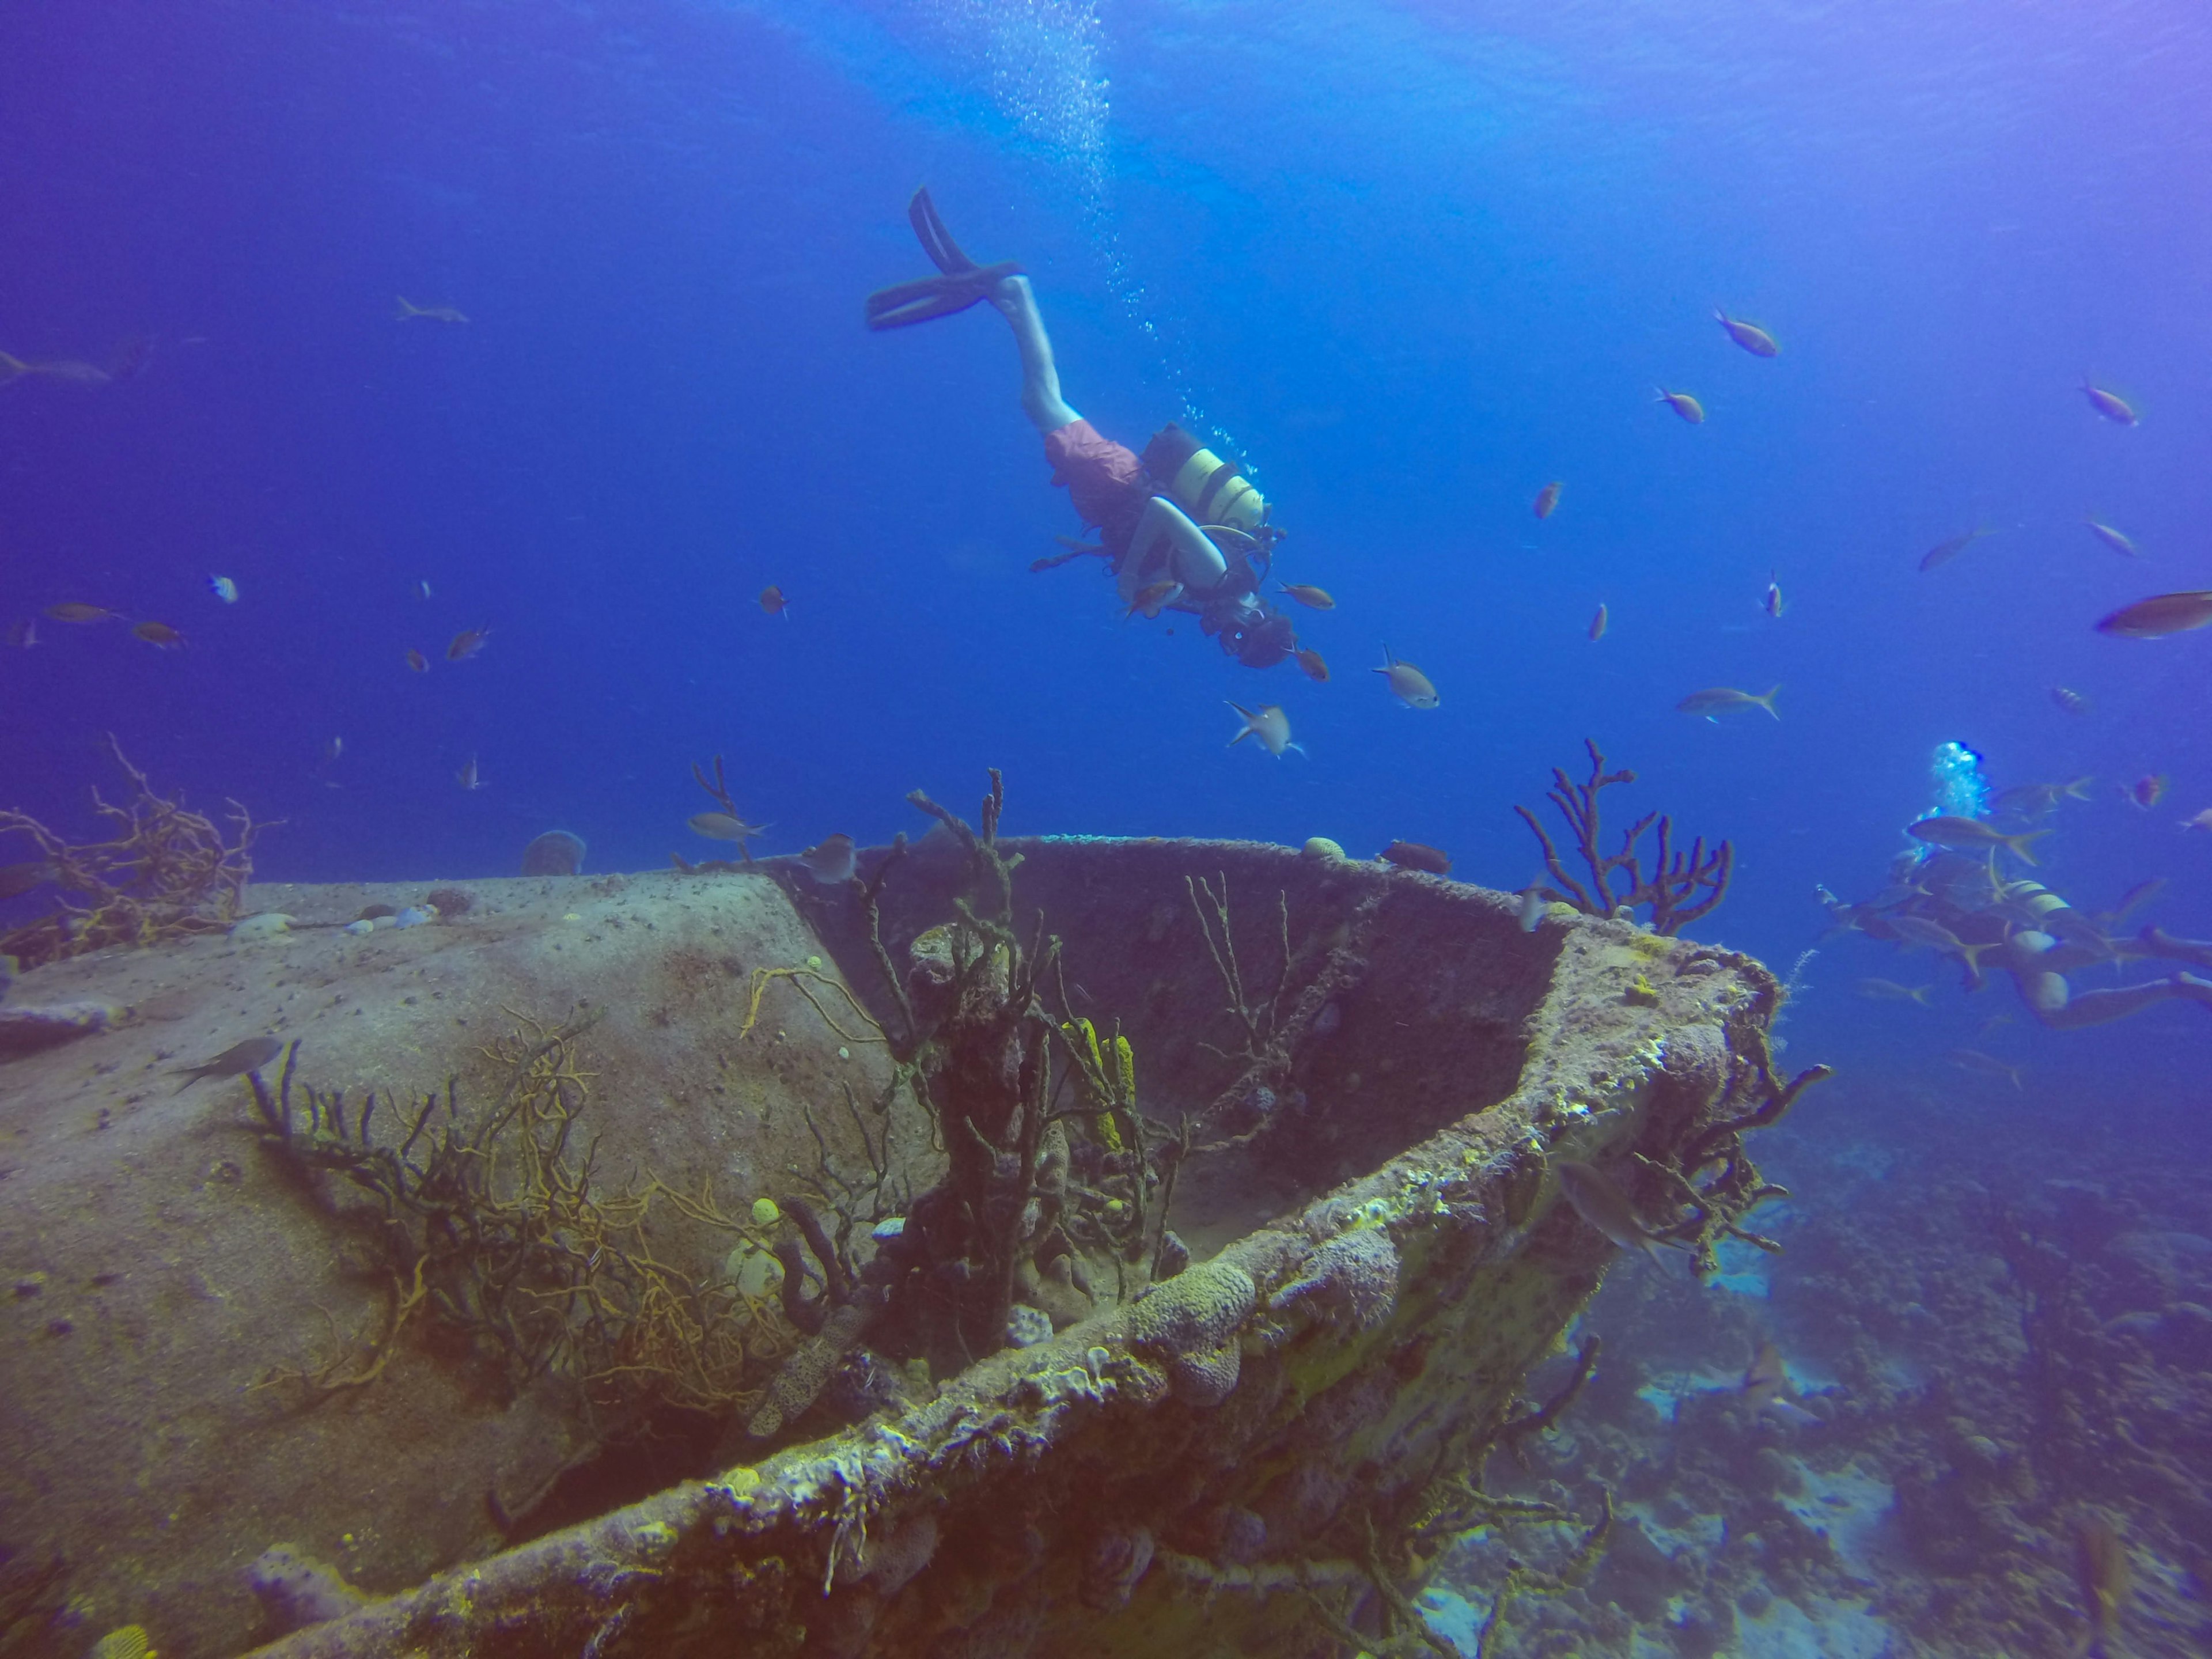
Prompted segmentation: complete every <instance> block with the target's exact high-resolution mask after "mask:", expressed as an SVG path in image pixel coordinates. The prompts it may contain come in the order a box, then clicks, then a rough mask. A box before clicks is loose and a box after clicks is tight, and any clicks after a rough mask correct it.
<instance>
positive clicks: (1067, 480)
mask: <svg viewBox="0 0 2212 1659" xmlns="http://www.w3.org/2000/svg"><path fill="white" fill-rule="evenodd" d="M1044 458H1045V459H1046V460H1048V461H1049V462H1051V463H1052V481H1053V483H1056V484H1065V485H1066V486H1067V495H1068V499H1069V500H1071V501H1073V502H1074V503H1075V510H1076V511H1077V512H1078V513H1081V514H1082V515H1083V522H1084V523H1085V524H1095V525H1097V526H1099V528H1100V529H1102V530H1104V531H1108V532H1114V533H1117V534H1120V535H1123V536H1126V535H1127V533H1128V532H1129V531H1130V530H1131V529H1132V528H1133V527H1134V526H1135V524H1136V520H1137V516H1138V514H1139V513H1142V512H1143V511H1144V510H1145V502H1146V499H1147V497H1148V496H1149V495H1150V491H1149V490H1148V489H1146V481H1145V464H1144V463H1143V462H1142V461H1140V460H1139V459H1137V456H1136V452H1135V451H1133V450H1132V449H1130V448H1129V447H1127V446H1126V445H1123V444H1117V443H1115V441H1113V440H1112V439H1111V438H1102V437H1100V436H1099V435H1098V434H1097V431H1096V430H1094V429H1093V428H1092V427H1091V422H1088V421H1071V422H1068V424H1067V425H1066V426H1064V427H1061V428H1060V429H1059V430H1058V431H1057V432H1048V433H1046V434H1045V435H1044Z"/></svg>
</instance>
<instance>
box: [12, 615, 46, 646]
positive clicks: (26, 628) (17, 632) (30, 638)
mask: <svg viewBox="0 0 2212 1659" xmlns="http://www.w3.org/2000/svg"><path fill="white" fill-rule="evenodd" d="M38 642H39V619H38V618H37V617H25V618H23V620H22V621H21V622H19V623H9V624H8V643H9V644H10V645H12V646H14V647H15V648H16V649H17V650H19V651H28V650H29V649H31V647H33V646H35V645H36V644H38Z"/></svg>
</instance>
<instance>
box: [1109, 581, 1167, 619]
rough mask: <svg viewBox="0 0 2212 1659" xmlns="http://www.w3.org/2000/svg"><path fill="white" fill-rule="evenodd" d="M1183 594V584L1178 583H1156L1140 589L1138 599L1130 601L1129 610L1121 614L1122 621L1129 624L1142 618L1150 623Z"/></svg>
mask: <svg viewBox="0 0 2212 1659" xmlns="http://www.w3.org/2000/svg"><path fill="white" fill-rule="evenodd" d="M1181 592H1182V583H1181V582H1178V581H1164V582H1154V583H1152V586H1149V587H1144V588H1140V589H1139V590H1138V592H1137V597H1136V598H1135V599H1132V600H1130V601H1129V608H1128V609H1127V611H1123V612H1122V613H1121V620H1122V621H1123V622H1127V621H1128V619H1129V618H1130V617H1139V616H1140V617H1144V618H1145V620H1146V621H1147V622H1150V621H1152V619H1153V618H1155V617H1158V615H1159V614H1160V612H1161V611H1164V610H1166V609H1167V608H1168V606H1169V605H1172V604H1173V603H1174V602H1175V600H1176V596H1177V595H1178V594H1180V593H1181Z"/></svg>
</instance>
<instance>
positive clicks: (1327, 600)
mask: <svg viewBox="0 0 2212 1659" xmlns="http://www.w3.org/2000/svg"><path fill="white" fill-rule="evenodd" d="M1275 586H1278V587H1279V588H1281V589H1282V590H1283V592H1285V593H1287V594H1289V595H1290V596H1291V598H1292V599H1296V600H1297V602H1298V603H1299V604H1300V605H1304V606H1305V608H1306V609H1307V610H1309V611H1334V610H1335V609H1336V601H1335V599H1333V598H1331V597H1330V595H1329V592H1328V589H1327V588H1325V587H1310V586H1307V585H1306V584H1304V582H1278V583H1276V584H1275Z"/></svg>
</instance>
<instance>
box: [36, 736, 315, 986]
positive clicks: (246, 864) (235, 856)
mask: <svg viewBox="0 0 2212 1659" xmlns="http://www.w3.org/2000/svg"><path fill="white" fill-rule="evenodd" d="M107 749H108V752H109V753H110V754H111V755H112V756H113V757H115V763H116V765H118V767H120V768H121V769H122V770H123V775H124V776H125V778H126V779H128V780H129V781H130V785H131V794H130V798H129V799H128V800H127V801H125V803H124V804H122V805H115V804H113V803H111V802H109V801H106V800H105V799H101V797H100V793H99V791H98V790H94V792H93V797H92V799H93V805H94V808H95V809H96V810H97V811H98V812H99V814H100V817H102V818H104V819H106V821H107V823H108V825H109V827H110V828H111V829H112V831H113V836H112V839H111V840H107V841H103V842H91V843H88V844H87V845H83V846H77V845H74V844H72V843H70V842H66V841H64V840H63V839H62V837H61V836H58V835H56V834H55V833H54V832H53V831H52V830H51V829H47V828H46V825H45V824H43V823H40V822H39V820H38V819H36V818H34V817H31V816H30V814H28V813H27V812H18V811H0V836H4V835H7V834H9V833H10V832H13V833H15V834H17V835H22V836H29V837H30V838H31V840H32V841H33V842H36V843H37V844H38V848H39V854H40V860H42V861H43V862H44V863H45V864H46V866H47V867H48V870H49V872H50V873H49V874H48V876H47V879H48V880H50V881H51V882H52V884H53V885H54V886H55V887H56V888H57V889H58V890H60V893H61V902H60V904H59V906H58V908H57V909H56V910H55V911H54V912H53V914H52V915H46V916H42V917H40V919H39V920H38V921H33V922H30V923H27V924H26V925H25V926H23V927H18V928H16V929H15V931H14V932H13V933H8V934H6V935H5V936H4V937H0V956H12V957H15V958H16V959H17V960H18V961H20V962H21V963H22V965H23V966H25V967H26V968H34V967H37V966H39V965H40V964H41V963H49V962H58V961H60V960H62V959H63V958H64V957H75V956H82V955H83V954H84V953H85V952H86V951H97V950H100V949H101V948H103V947H104V946H106V945H155V944H158V943H160V942H161V941H162V940H164V939H182V938H185V937H187V936H189V935H191V934H194V933H222V932H223V931H225V930H226V929H228V927H230V925H231V923H232V922H234V921H236V920H237V919H238V905H239V896H240V893H241V892H243V891H244V890H245V887H246V882H247V881H248V880H249V879H250V878H252V874H253V860H252V857H251V856H250V854H251V852H252V847H253V842H254V840H255V838H256V837H257V836H259V834H260V833H261V832H262V831H263V830H264V829H270V828H271V827H273V826H271V825H270V824H265V823H255V822H254V821H253V818H252V814H250V813H249V812H247V811H246V808H245V807H243V806H241V805H239V803H238V802H236V801H231V802H229V806H230V813H229V823H230V828H231V837H232V838H231V839H230V840H228V841H226V840H225V839H224V835H223V831H222V829H219V828H218V827H217V826H216V823H214V822H213V821H212V820H211V819H209V818H206V817H203V816H201V815H200V814H199V813H197V812H192V811H186V810H185V807H184V805H182V803H181V802H179V801H173V800H169V799H164V798H163V797H161V796H160V795H157V794H155V793H154V791H153V789H152V787H150V786H149V784H148V783H147V781H146V775H145V774H144V773H143V772H141V771H140V770H139V769H137V767H135V766H133V765H132V764H131V763H130V762H129V761H128V760H126V759H125V758H124V755H123V750H121V749H120V748H119V747H118V746H117V744H116V741H115V739H114V738H113V737H112V736H110V737H109V738H108V739H107Z"/></svg>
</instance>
